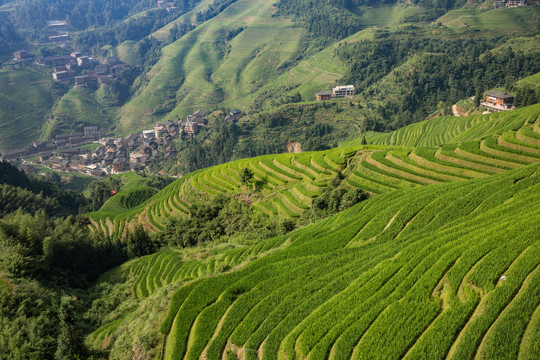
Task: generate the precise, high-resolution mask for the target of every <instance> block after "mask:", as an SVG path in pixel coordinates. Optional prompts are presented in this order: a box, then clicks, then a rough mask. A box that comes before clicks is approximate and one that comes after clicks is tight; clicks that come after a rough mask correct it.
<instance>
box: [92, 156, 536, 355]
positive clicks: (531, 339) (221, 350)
mask: <svg viewBox="0 0 540 360" xmlns="http://www.w3.org/2000/svg"><path fill="white" fill-rule="evenodd" d="M539 200H540V164H533V165H528V166H522V167H520V168H518V169H514V170H509V171H505V172H504V173H502V174H499V175H494V176H489V177H487V178H482V179H472V180H467V181H458V182H448V183H445V184H436V185H428V186H423V187H416V188H412V189H400V190H396V191H392V192H388V193H386V194H383V195H380V196H377V197H375V198H372V199H370V200H368V201H365V202H363V203H361V204H357V205H356V206H354V207H353V208H351V209H349V210H346V211H344V212H342V213H340V214H337V215H336V216H334V217H332V218H330V219H327V220H324V221H322V222H320V223H317V224H315V225H312V226H308V227H306V228H303V229H300V230H298V231H295V232H293V233H291V234H289V235H287V236H282V237H278V238H272V239H268V240H265V241H262V242H261V243H258V244H257V245H254V246H251V247H240V248H236V249H228V250H223V251H222V252H219V251H218V252H216V253H215V254H212V255H210V256H208V257H205V258H204V259H191V260H186V259H185V255H184V256H183V255H182V254H181V253H176V252H174V251H162V252H160V253H158V254H154V255H151V256H148V257H145V258H142V259H141V260H138V261H136V262H134V263H133V264H132V265H131V266H130V267H129V268H128V270H126V271H129V272H130V273H131V274H132V275H133V276H134V278H135V279H136V281H135V282H134V285H133V293H134V296H135V297H139V298H140V297H146V296H151V295H152V293H154V292H155V290H156V289H157V288H159V287H160V286H165V285H167V284H171V283H180V284H181V283H184V284H185V285H183V286H181V287H179V288H178V290H177V291H176V292H175V293H174V295H173V296H172V298H171V301H170V305H169V309H168V313H167V314H166V316H165V317H164V320H163V322H162V323H161V328H160V330H161V332H162V333H163V334H165V336H166V346H165V352H164V358H165V359H182V358H185V359H198V358H206V359H221V358H225V357H226V358H234V359H236V358H238V359H277V358H280V359H282V358H287V359H291V358H308V359H345V358H347V359H349V358H354V359H369V358H378V359H382V358H384V359H398V358H407V359H414V358H425V357H426V356H427V354H429V358H430V359H445V358H450V359H464V358H473V357H475V358H489V359H492V358H517V357H519V358H523V359H536V358H538V356H539V355H540V353H539V350H538V349H540V336H539V335H540V322H539V321H540V317H539V316H538V308H539V306H540V272H539V271H540V270H539V269H540V257H538V253H539V251H540V237H539V236H538V234H540V221H539V220H540V209H539V208H538V207H537V206H531V204H537V203H538V201H539ZM255 255H257V258H256V259H255V258H254V256H255ZM223 263H227V264H229V265H230V268H231V269H232V271H228V272H226V273H223V274H219V271H218V270H217V269H218V268H219V264H223ZM241 263H243V266H238V265H239V264H241ZM210 274H213V275H214V276H207V275H210ZM110 326H113V325H110ZM114 326H116V325H114ZM99 331H100V332H104V331H106V330H103V329H101V330H99Z"/></svg>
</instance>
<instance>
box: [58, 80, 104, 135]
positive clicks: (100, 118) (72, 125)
mask: <svg viewBox="0 0 540 360" xmlns="http://www.w3.org/2000/svg"><path fill="white" fill-rule="evenodd" d="M52 116H53V117H52V119H51V122H50V123H49V124H48V129H49V131H51V130H53V129H54V128H60V129H61V131H77V130H78V131H80V130H81V129H82V127H84V126H88V125H98V126H100V127H103V128H104V129H107V128H108V125H110V123H109V121H110V119H111V117H110V116H111V111H110V110H109V112H107V111H106V110H104V108H103V107H102V106H101V105H100V103H99V101H98V100H97V99H96V96H95V94H94V92H93V91H92V90H90V89H88V88H73V89H70V90H69V91H68V92H67V93H66V94H65V95H64V96H62V98H60V100H59V101H58V102H57V103H56V105H55V106H54V109H53V111H52Z"/></svg>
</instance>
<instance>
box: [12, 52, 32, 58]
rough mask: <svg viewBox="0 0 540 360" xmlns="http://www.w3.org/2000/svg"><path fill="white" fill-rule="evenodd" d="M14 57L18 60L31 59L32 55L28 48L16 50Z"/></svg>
mask: <svg viewBox="0 0 540 360" xmlns="http://www.w3.org/2000/svg"><path fill="white" fill-rule="evenodd" d="M13 57H14V58H15V59H17V60H31V59H32V55H30V54H29V53H28V51H26V50H19V51H15V52H14V53H13Z"/></svg>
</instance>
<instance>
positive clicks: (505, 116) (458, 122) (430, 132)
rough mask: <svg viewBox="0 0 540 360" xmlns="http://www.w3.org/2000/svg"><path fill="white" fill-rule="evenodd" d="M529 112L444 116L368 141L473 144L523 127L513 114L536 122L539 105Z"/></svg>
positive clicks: (394, 143)
mask: <svg viewBox="0 0 540 360" xmlns="http://www.w3.org/2000/svg"><path fill="white" fill-rule="evenodd" d="M527 109H529V110H530V115H525V114H526V113H528V111H523V110H519V111H518V112H512V113H505V112H502V113H494V114H486V115H475V116H467V117H453V116H442V117H438V118H435V119H431V120H426V121H422V122H420V123H416V124H411V125H409V126H406V127H403V128H401V129H398V130H396V131H393V132H391V133H386V134H376V133H372V134H371V136H369V137H368V138H369V140H370V143H373V144H377V145H399V146H411V147H415V146H438V145H442V144H448V143H459V142H464V141H470V140H475V139H480V138H483V137H486V136H489V135H492V134H497V133H499V134H500V133H503V132H504V131H507V130H511V129H515V128H519V127H521V125H522V123H523V118H522V117H521V116H519V115H518V116H513V115H517V114H523V115H525V117H526V118H531V119H533V120H536V117H537V116H538V112H539V111H540V105H533V106H531V107H529V108H527ZM355 142H357V141H355Z"/></svg>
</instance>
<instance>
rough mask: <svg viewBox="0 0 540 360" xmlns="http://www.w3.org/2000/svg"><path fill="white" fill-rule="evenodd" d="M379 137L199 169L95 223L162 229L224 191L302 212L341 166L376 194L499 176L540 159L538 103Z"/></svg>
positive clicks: (117, 232) (349, 179) (268, 207)
mask: <svg viewBox="0 0 540 360" xmlns="http://www.w3.org/2000/svg"><path fill="white" fill-rule="evenodd" d="M442 123H444V126H443V125H442ZM374 143H377V141H376V140H374ZM380 143H381V144H383V145H352V146H348V147H343V148H336V149H333V150H328V151H322V152H307V153H300V154H278V155H266V156H262V157H257V158H252V159H244V160H239V161H235V162H231V163H227V164H223V165H218V166H214V167H211V168H208V169H203V170H199V171H196V172H194V173H190V174H188V175H186V176H184V177H183V178H181V179H178V180H176V181H175V182H173V183H172V184H170V185H169V186H168V187H166V188H164V189H163V190H162V191H160V192H159V193H157V194H156V195H154V196H153V197H151V198H150V199H148V200H147V201H146V202H144V203H141V204H140V205H138V206H137V207H133V208H130V209H125V210H121V209H118V208H116V210H115V211H114V212H110V211H105V209H103V210H104V211H98V212H95V213H91V214H89V216H90V218H91V220H92V228H93V229H94V231H98V232H103V233H105V234H109V235H112V236H123V234H124V232H125V230H126V229H128V228H129V227H132V226H134V225H136V224H142V225H143V226H145V227H146V228H147V229H149V230H151V231H158V230H162V229H163V228H164V227H165V225H166V223H167V221H168V219H169V218H170V217H172V216H184V217H187V216H189V211H190V204H191V203H192V202H194V201H201V200H202V201H204V200H205V199H210V198H211V197H213V196H216V195H218V194H228V195H230V196H240V195H242V196H244V197H247V198H248V199H250V200H249V202H250V203H251V204H252V205H251V207H252V209H253V210H254V212H256V213H259V214H261V215H263V216H267V217H270V216H279V217H282V218H297V217H300V216H302V214H303V213H304V212H305V211H307V210H308V209H310V208H311V206H312V204H313V201H314V199H316V198H317V197H318V196H320V195H321V194H322V192H323V190H324V189H325V188H327V187H329V186H330V183H331V182H332V180H333V179H334V178H335V177H336V175H337V173H338V171H339V172H340V173H341V174H342V176H343V182H344V183H345V184H346V185H345V186H346V187H349V188H359V189H362V190H364V191H367V192H369V193H371V194H374V195H375V194H383V193H387V192H391V191H394V190H396V189H401V188H409V187H416V186H423V185H428V184H438V183H444V182H455V181H463V180H467V179H474V178H482V177H488V176H490V175H494V174H499V173H502V172H505V171H506V170H509V169H514V168H517V167H521V166H523V165H527V164H533V163H538V162H540V105H535V106H530V107H527V108H523V109H519V110H514V111H508V112H504V113H500V114H496V115H484V116H469V117H460V118H452V117H445V118H441V119H434V120H428V121H425V122H422V123H419V124H413V125H411V126H408V127H406V128H404V129H400V130H398V131H396V132H394V133H391V134H383V135H381V138H380ZM398 144H404V145H403V146H398ZM435 144H437V145H439V144H441V145H442V144H444V145H443V146H439V147H434V146H433V145H435ZM413 145H418V147H415V148H413ZM244 168H248V169H250V170H251V171H253V173H254V180H255V182H254V184H253V185H252V186H250V187H246V186H244V185H242V183H241V181H240V172H241V171H242V170H243V169H244Z"/></svg>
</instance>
